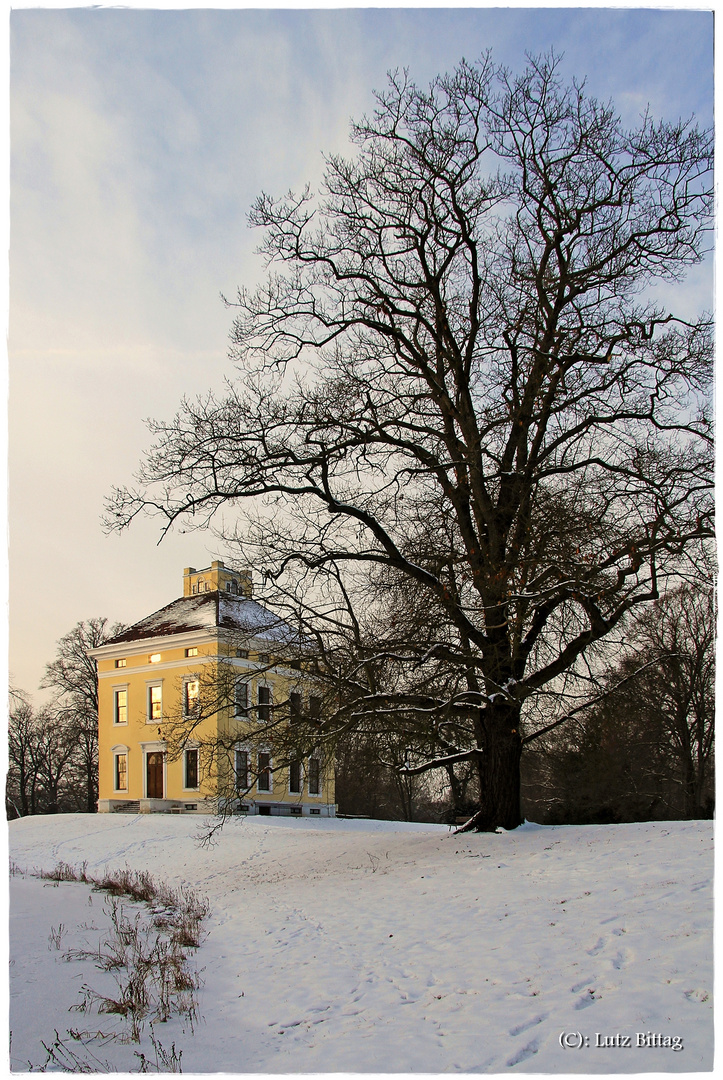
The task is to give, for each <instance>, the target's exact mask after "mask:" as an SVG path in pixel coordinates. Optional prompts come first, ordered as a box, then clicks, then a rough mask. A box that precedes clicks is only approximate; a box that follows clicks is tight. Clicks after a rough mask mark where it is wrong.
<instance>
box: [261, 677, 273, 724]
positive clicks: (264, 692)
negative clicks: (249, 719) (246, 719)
mask: <svg viewBox="0 0 723 1080" xmlns="http://www.w3.org/2000/svg"><path fill="white" fill-rule="evenodd" d="M270 720H271V687H270V686H260V687H259V723H260V724H268V723H269V721H270Z"/></svg>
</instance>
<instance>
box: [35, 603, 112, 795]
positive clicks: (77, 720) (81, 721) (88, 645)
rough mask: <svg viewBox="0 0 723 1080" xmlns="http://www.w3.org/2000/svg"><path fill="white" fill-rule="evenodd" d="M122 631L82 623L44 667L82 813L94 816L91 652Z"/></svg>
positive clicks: (99, 622) (94, 706)
mask: <svg viewBox="0 0 723 1080" xmlns="http://www.w3.org/2000/svg"><path fill="white" fill-rule="evenodd" d="M123 629H124V627H123V625H122V624H121V623H113V624H110V623H108V620H107V619H85V620H83V621H81V622H79V623H77V624H76V625H75V626H74V627H73V629H72V630H70V631H68V633H67V634H64V635H63V637H62V638H60V640H59V641H58V646H57V657H56V659H55V660H53V661H52V662H51V663H49V664H46V667H45V675H44V676H43V680H42V682H41V684H40V685H41V687H45V688H47V689H52V690H55V691H56V698H55V702H54V712H55V714H56V715H57V717H58V720H59V721H60V725H61V727H62V728H63V730H64V731H70V732H71V733H72V737H73V740H74V744H75V756H76V757H77V759H78V762H79V763H80V764H81V768H82V774H83V786H84V790H85V800H84V801H85V809H86V810H87V812H88V813H89V814H92V813H94V812H95V809H96V804H97V800H98V676H97V672H96V663H95V660H94V659H93V657H92V656H90V655H89V652H90V650H91V649H95V648H97V647H98V646H99V645H103V644H105V642H106V641H108V640H109V639H110V638H112V637H115V635H116V634H119V633H120V632H121V631H122V630H123Z"/></svg>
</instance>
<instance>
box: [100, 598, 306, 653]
mask: <svg viewBox="0 0 723 1080" xmlns="http://www.w3.org/2000/svg"><path fill="white" fill-rule="evenodd" d="M214 629H223V630H229V631H232V632H236V633H242V634H248V635H251V636H253V637H255V638H261V639H262V640H265V641H268V642H276V643H278V644H286V645H289V644H291V643H292V642H294V641H298V633H297V631H296V630H294V629H293V628H292V627H291V626H289V624H288V623H286V622H284V620H283V619H281V618H279V616H278V615H275V614H274V613H273V612H272V611H269V610H268V609H267V608H265V607H262V605H261V604H259V603H257V602H256V600H247V599H246V598H245V597H243V596H233V595H231V594H226V593H220V592H207V593H200V594H199V595H197V596H182V597H180V598H179V599H178V600H174V601H173V603H172V604H166V606H165V607H162V608H161V609H160V611H155V612H154V613H153V614H152V615H148V616H147V617H146V618H145V619H141V620H140V622H137V623H134V624H133V626H129V627H128V629H127V630H124V631H123V633H122V634H118V635H117V637H114V638H112V639H111V640H110V641H108V642H106V644H107V645H119V644H121V643H122V642H124V641H128V642H130V641H140V640H143V639H144V638H153V637H161V636H163V635H166V634H167V635H171V634H185V633H189V632H190V631H193V630H214Z"/></svg>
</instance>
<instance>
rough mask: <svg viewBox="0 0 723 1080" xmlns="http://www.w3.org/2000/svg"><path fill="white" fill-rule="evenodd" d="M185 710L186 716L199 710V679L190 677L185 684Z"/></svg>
mask: <svg viewBox="0 0 723 1080" xmlns="http://www.w3.org/2000/svg"><path fill="white" fill-rule="evenodd" d="M183 712H184V714H185V715H186V716H193V715H194V714H195V713H197V712H198V679H189V680H188V682H186V683H184V684H183Z"/></svg>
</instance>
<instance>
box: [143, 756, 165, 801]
mask: <svg viewBox="0 0 723 1080" xmlns="http://www.w3.org/2000/svg"><path fill="white" fill-rule="evenodd" d="M146 798H148V799H162V798H163V754H161V753H153V754H147V755H146Z"/></svg>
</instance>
